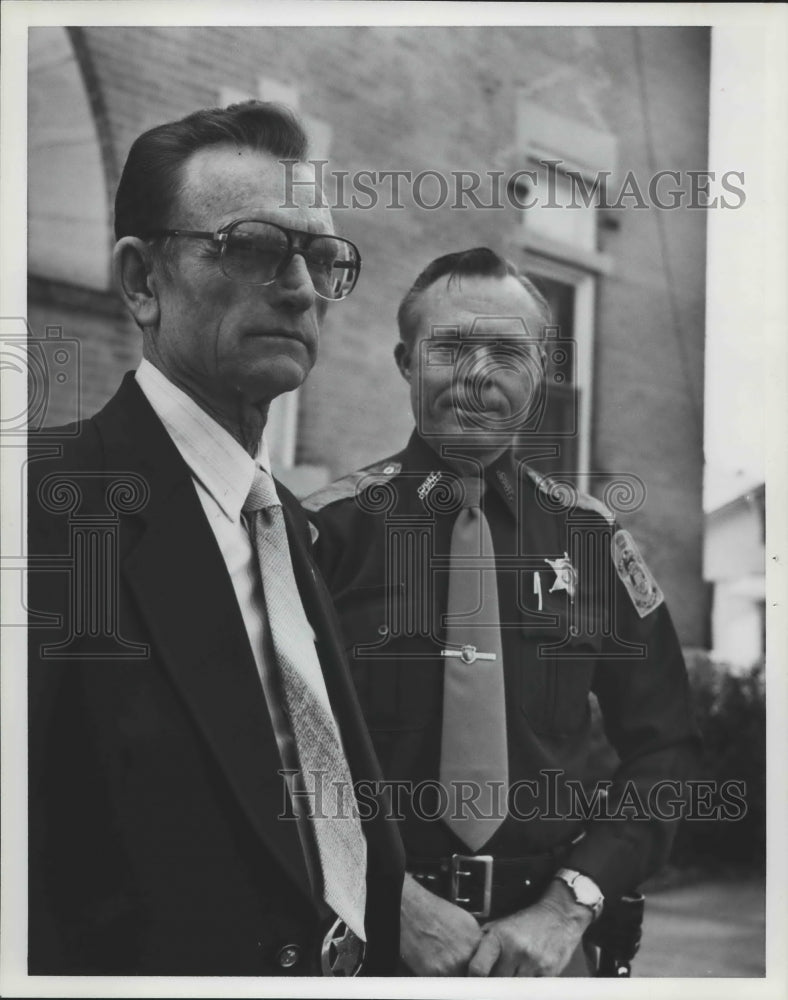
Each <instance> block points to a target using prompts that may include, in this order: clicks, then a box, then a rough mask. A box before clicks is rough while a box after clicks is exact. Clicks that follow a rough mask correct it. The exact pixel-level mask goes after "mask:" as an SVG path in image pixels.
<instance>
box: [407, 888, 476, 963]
mask: <svg viewBox="0 0 788 1000" xmlns="http://www.w3.org/2000/svg"><path fill="white" fill-rule="evenodd" d="M480 940H481V930H480V929H479V925H478V923H477V922H476V920H475V918H474V917H472V916H471V915H470V913H468V912H466V911H465V910H463V909H461V908H460V907H459V906H455V905H454V903H449V902H447V901H446V900H445V899H441V898H440V897H439V896H436V895H435V894H434V893H432V892H429V890H427V889H425V888H423V887H422V886H421V885H419V883H418V882H417V881H416V880H415V879H414V878H413V877H412V876H411V875H406V876H405V885H404V887H403V890H402V932H401V938H400V951H401V953H402V958H403V960H404V961H405V964H406V965H407V966H408V968H409V969H410V970H411V972H413V973H414V974H415V975H417V976H465V975H467V971H468V961H469V959H470V958H471V956H472V955H473V953H474V952H475V951H476V947H477V945H478V944H479V942H480Z"/></svg>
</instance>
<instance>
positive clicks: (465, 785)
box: [440, 478, 509, 851]
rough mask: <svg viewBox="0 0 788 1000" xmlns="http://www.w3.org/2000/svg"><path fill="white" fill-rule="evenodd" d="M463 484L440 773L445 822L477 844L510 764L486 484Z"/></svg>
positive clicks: (489, 825) (497, 812)
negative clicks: (485, 511)
mask: <svg viewBox="0 0 788 1000" xmlns="http://www.w3.org/2000/svg"><path fill="white" fill-rule="evenodd" d="M462 485H463V487H464V490H465V498H464V500H463V505H462V509H461V510H460V512H459V514H458V515H457V520H456V521H455V523H454V529H453V531H452V536H451V554H450V567H449V596H448V601H447V605H446V611H447V631H446V645H447V649H446V650H444V654H443V655H444V657H445V660H444V691H443V729H442V735H441V763H440V780H441V784H442V785H443V786H444V788H445V789H446V791H447V792H448V795H449V809H448V811H447V813H446V814H445V816H444V819H445V822H447V824H448V825H449V827H450V828H451V829H452V830H453V831H454V832H455V833H456V834H457V835H458V836H459V837H460V838H461V840H463V841H464V842H465V843H466V844H467V845H468V846H469V847H470V848H472V849H473V850H474V851H477V850H478V849H479V848H480V847H481V846H482V845H483V844H484V843H486V842H487V841H488V840H489V839H490V837H492V835H493V834H494V833H495V831H496V830H497V829H498V827H499V826H500V825H501V823H502V822H503V818H504V813H505V809H506V791H507V790H508V783H509V767H508V757H507V740H506V704H505V700H504V684H503V648H502V643H501V625H500V612H499V609H498V585H497V580H496V575H495V568H494V562H493V559H494V551H493V546H492V537H491V535H490V526H489V524H488V523H487V518H486V517H485V516H484V514H483V512H482V510H481V507H480V501H481V494H482V492H483V489H484V486H485V484H484V481H483V480H480V479H478V478H474V479H463V480H462ZM480 557H483V558H485V559H486V561H487V563H488V565H489V568H486V569H482V568H481V567H480V566H479V560H480ZM463 798H464V799H465V800H466V802H465V804H464V805H463V803H462V800H463ZM455 816H456V817H458V818H455Z"/></svg>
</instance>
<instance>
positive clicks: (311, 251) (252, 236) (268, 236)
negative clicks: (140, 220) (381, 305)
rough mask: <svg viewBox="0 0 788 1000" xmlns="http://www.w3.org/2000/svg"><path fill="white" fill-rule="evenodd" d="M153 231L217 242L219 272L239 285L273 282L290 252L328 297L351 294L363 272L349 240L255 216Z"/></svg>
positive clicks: (322, 295) (287, 262) (318, 291)
mask: <svg viewBox="0 0 788 1000" xmlns="http://www.w3.org/2000/svg"><path fill="white" fill-rule="evenodd" d="M157 236H185V237H188V238H189V239H197V240H211V241H212V242H213V243H218V244H219V247H220V251H219V253H220V257H219V263H220V267H221V269H222V274H223V275H224V276H225V277H226V278H230V279H231V280H232V281H237V282H239V283H240V284H242V285H271V284H273V282H274V281H276V279H277V278H280V277H281V276H282V275H283V274H284V273H285V271H286V270H287V268H288V267H289V266H290V261H291V260H292V259H293V257H294V256H295V255H296V254H300V255H301V256H302V257H303V259H304V263H305V264H306V267H307V271H308V272H309V276H310V278H311V279H312V284H313V285H314V288H315V292H316V294H317V295H319V296H320V298H321V299H329V300H330V301H332V302H336V301H337V300H339V299H344V298H347V296H348V295H350V293H351V292H352V291H353V289H354V288H355V287H356V282H357V281H358V275H359V272H360V271H361V254H360V253H359V252H358V247H357V246H356V245H355V243H351V241H350V240H345V239H342V237H340V236H330V235H325V234H323V233H304V232H300V231H299V230H296V229H285V228H284V226H278V225H276V224H275V223H273V222H262V221H260V220H258V219H236V220H235V222H231V223H229V225H227V226H224V227H222V228H221V229H219V230H217V231H216V232H215V233H207V232H195V231H194V230H192V229H153V230H150V231H149V232H148V233H146V234H145V237H144V238H146V239H147V238H149V237H157Z"/></svg>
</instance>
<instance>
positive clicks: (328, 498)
mask: <svg viewBox="0 0 788 1000" xmlns="http://www.w3.org/2000/svg"><path fill="white" fill-rule="evenodd" d="M401 469H402V462H401V461H400V460H399V459H398V458H385V459H383V461H382V462H375V463H373V464H372V465H367V466H365V468H363V469H357V470H356V471H355V472H351V473H349V475H347V476H343V477H342V478H341V479H335V480H334V482H333V483H329V484H328V486H323V487H321V488H320V489H319V490H316V491H315V492H314V493H312V494H310V495H309V496H308V497H307V498H306V500H302V501H301V506H302V507H303V508H304V510H307V511H314V512H317V511H319V510H322V509H323V508H324V507H327V506H328V505H329V504H332V503H336V502H337V501H338V500H347V499H348V498H349V497H354V496H355V495H356V490H357V489H358V484H359V483H360V482H361V481H362V480H364V487H365V489H366V487H368V486H372V485H373V484H374V483H376V482H379V483H382V482H386V481H387V480H389V479H391V477H392V476H396V475H397V474H398V473H399V472H400V471H401Z"/></svg>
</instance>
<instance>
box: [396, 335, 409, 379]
mask: <svg viewBox="0 0 788 1000" xmlns="http://www.w3.org/2000/svg"><path fill="white" fill-rule="evenodd" d="M394 360H395V361H396V362H397V368H399V373H400V375H401V376H402V377H403V378H404V379H405V381H406V382H410V380H411V378H412V376H413V371H412V369H411V365H412V364H413V352H412V351H411V349H410V347H409V346H408V345H407V344H406V343H405V341H404V340H401V341H400V342H399V343H398V344H397V346H396V347H395V348H394Z"/></svg>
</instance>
